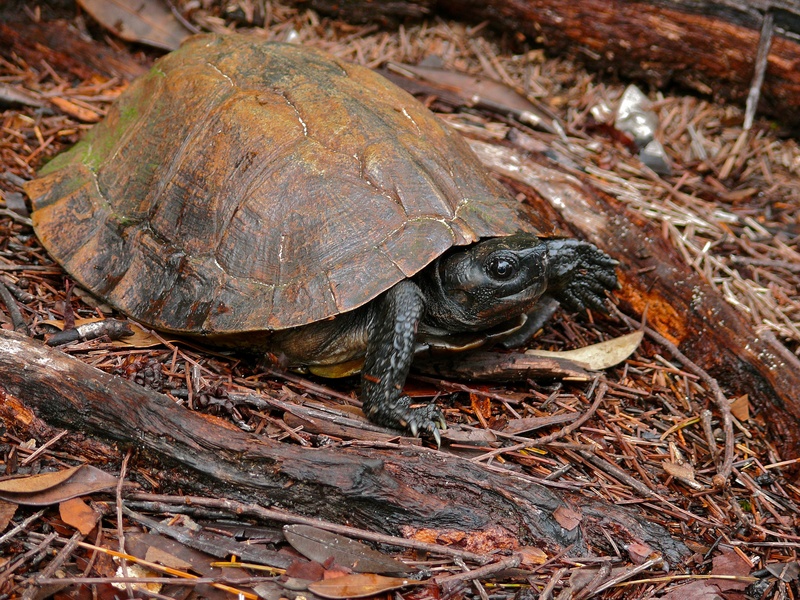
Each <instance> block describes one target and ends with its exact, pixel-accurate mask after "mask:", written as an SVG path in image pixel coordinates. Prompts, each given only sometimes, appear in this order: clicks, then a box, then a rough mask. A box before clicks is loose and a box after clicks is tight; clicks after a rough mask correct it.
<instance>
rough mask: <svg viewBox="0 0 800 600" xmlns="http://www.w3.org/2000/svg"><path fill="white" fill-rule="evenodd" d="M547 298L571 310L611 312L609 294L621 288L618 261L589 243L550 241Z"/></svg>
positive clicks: (548, 245) (548, 242) (564, 240)
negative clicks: (553, 299) (607, 296)
mask: <svg viewBox="0 0 800 600" xmlns="http://www.w3.org/2000/svg"><path fill="white" fill-rule="evenodd" d="M545 243H546V244H547V257H548V265H547V294H548V295H550V296H553V297H554V298H555V299H556V300H558V301H559V302H560V303H561V304H563V305H564V306H565V307H566V308H568V309H569V310H585V309H587V308H593V309H595V310H598V311H601V312H604V313H606V312H608V310H607V309H606V307H605V299H606V295H605V293H606V290H614V289H617V288H618V287H619V283H618V281H617V273H616V266H617V265H618V264H619V263H618V262H617V261H616V260H614V259H613V258H611V257H610V256H608V255H607V254H606V253H605V252H603V251H601V250H598V249H597V248H596V247H595V246H593V245H592V244H589V243H588V242H582V241H579V240H573V239H554V240H547V241H546V242H545Z"/></svg>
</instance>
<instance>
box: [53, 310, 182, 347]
mask: <svg viewBox="0 0 800 600" xmlns="http://www.w3.org/2000/svg"><path fill="white" fill-rule="evenodd" d="M104 320H105V319H100V318H97V317H92V318H88V319H75V326H76V327H79V326H81V325H86V324H87V323H98V322H100V321H104ZM41 323H42V324H44V325H50V326H52V327H56V328H58V329H61V330H62V331H63V329H64V321H60V320H58V319H47V320H46V321H41ZM128 325H129V326H130V328H131V329H132V330H133V335H129V336H126V337H124V338H122V339H119V340H112V341H111V346H112V347H114V348H153V347H155V346H161V345H163V342H162V341H161V340H160V339H159V338H157V337H156V336H155V335H153V334H152V333H150V332H149V331H146V330H145V329H142V328H141V327H140V326H139V325H137V324H136V323H133V322H129V323H128ZM162 339H165V340H167V341H175V340H174V338H162Z"/></svg>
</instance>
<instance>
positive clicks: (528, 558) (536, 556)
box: [517, 546, 547, 567]
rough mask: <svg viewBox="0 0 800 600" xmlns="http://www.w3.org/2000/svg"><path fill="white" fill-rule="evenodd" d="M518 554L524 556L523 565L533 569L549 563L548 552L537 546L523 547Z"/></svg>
mask: <svg viewBox="0 0 800 600" xmlns="http://www.w3.org/2000/svg"><path fill="white" fill-rule="evenodd" d="M517 552H519V553H520V555H521V556H522V564H523V565H526V566H529V567H532V566H534V565H543V564H544V563H546V562H547V552H545V551H544V550H542V549H541V548H537V547H536V546H523V547H522V548H520V549H519V550H517Z"/></svg>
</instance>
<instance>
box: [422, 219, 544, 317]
mask: <svg viewBox="0 0 800 600" xmlns="http://www.w3.org/2000/svg"><path fill="white" fill-rule="evenodd" d="M547 273H548V244H547V243H544V242H543V241H542V240H540V239H539V238H538V237H537V236H535V235H533V234H529V233H517V234H515V235H511V236H508V237H501V238H490V239H486V240H482V241H480V242H478V243H476V244H473V245H472V246H468V247H466V248H457V249H455V250H453V251H451V252H450V253H448V254H446V255H444V256H442V257H440V258H439V259H437V260H436V261H435V262H434V263H433V264H432V265H431V266H430V267H429V268H428V269H426V270H425V271H424V272H423V273H422V274H421V275H420V277H419V285H420V288H421V289H422V290H423V293H424V294H425V296H426V311H425V312H426V315H425V319H424V320H425V321H426V322H427V323H429V324H431V325H433V326H435V327H437V328H440V329H443V330H446V331H450V332H458V331H479V330H483V329H488V328H490V327H493V326H495V325H498V324H500V323H503V322H505V321H509V320H511V319H514V318H516V317H518V316H519V315H521V314H523V313H528V312H530V311H531V310H532V309H533V307H534V305H535V304H536V302H537V300H538V299H539V297H540V296H541V295H542V294H543V293H544V292H545V290H546V289H547Z"/></svg>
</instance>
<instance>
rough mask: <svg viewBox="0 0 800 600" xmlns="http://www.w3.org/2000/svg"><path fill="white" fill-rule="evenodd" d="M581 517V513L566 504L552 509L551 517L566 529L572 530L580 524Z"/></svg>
mask: <svg viewBox="0 0 800 600" xmlns="http://www.w3.org/2000/svg"><path fill="white" fill-rule="evenodd" d="M582 517H583V515H581V513H579V512H577V511H575V510H573V509H571V508H567V507H566V506H559V507H558V508H557V509H555V510H554V511H553V518H554V519H555V520H556V521H558V524H559V525H561V526H562V527H563V528H564V529H566V530H567V531H572V530H573V529H575V528H576V527H577V526H578V525H580V523H581V518H582Z"/></svg>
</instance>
